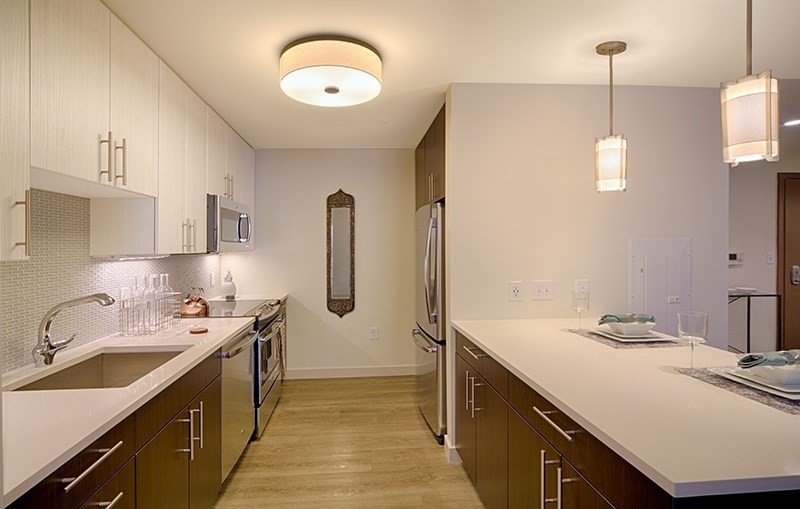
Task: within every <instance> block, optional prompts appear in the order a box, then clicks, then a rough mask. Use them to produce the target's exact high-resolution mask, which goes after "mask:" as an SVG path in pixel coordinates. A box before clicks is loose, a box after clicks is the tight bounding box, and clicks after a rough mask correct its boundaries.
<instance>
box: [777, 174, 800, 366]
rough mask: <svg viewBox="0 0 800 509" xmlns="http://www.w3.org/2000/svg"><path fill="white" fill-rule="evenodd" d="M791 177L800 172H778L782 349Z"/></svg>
mask: <svg viewBox="0 0 800 509" xmlns="http://www.w3.org/2000/svg"><path fill="white" fill-rule="evenodd" d="M790 179H795V180H800V173H778V230H777V236H778V260H777V261H778V265H777V267H776V278H777V282H776V285H775V288H776V290H777V293H778V295H780V297H779V299H778V303H779V305H778V306H777V308H776V313H777V316H776V317H775V319H776V320H777V327H776V328H777V331H778V337H779V338H780V339H779V345H778V348H780V349H781V350H785V349H786V330H785V329H786V320H783V319H782V318H783V317H784V316H787V315H786V312H785V308H786V299H785V298H784V296H785V290H786V277H785V276H786V274H787V272H786V269H787V267H786V257H785V255H784V250H785V249H786V238H785V233H786V232H785V228H786V203H785V202H786V200H785V196H786V181H787V180H790Z"/></svg>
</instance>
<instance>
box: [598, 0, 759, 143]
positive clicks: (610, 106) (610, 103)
mask: <svg viewBox="0 0 800 509" xmlns="http://www.w3.org/2000/svg"><path fill="white" fill-rule="evenodd" d="M747 1H748V2H749V1H750V0H747ZM613 134H614V53H610V54H609V55H608V135H609V136H611V135H613Z"/></svg>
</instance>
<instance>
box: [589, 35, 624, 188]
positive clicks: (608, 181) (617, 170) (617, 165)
mask: <svg viewBox="0 0 800 509" xmlns="http://www.w3.org/2000/svg"><path fill="white" fill-rule="evenodd" d="M627 47H628V45H627V44H625V43H624V42H622V41H609V42H604V43H602V44H599V45H598V46H597V48H595V49H596V51H597V54H598V55H603V56H608V76H609V79H608V136H604V137H602V138H595V140H594V153H595V185H596V187H597V192H600V193H602V192H605V191H624V190H625V189H627V187H628V140H626V139H625V137H624V136H623V135H621V134H614V55H618V54H620V53H622V52H623V51H625V49H626V48H627Z"/></svg>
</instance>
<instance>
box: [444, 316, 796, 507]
mask: <svg viewBox="0 0 800 509" xmlns="http://www.w3.org/2000/svg"><path fill="white" fill-rule="evenodd" d="M576 322H577V320H575V319H533V320H457V321H454V322H452V324H453V327H454V328H455V329H456V330H458V331H459V332H461V333H462V334H464V335H465V336H466V337H467V338H468V339H470V340H471V341H473V342H474V343H475V344H476V345H477V346H479V347H480V348H481V349H482V350H483V351H484V352H485V353H487V354H489V355H491V356H492V357H493V358H494V359H495V360H497V361H498V362H500V363H501V364H502V365H503V366H505V367H506V368H507V369H508V370H509V371H510V372H511V373H513V374H514V375H516V376H517V377H518V378H519V379H520V380H522V381H524V382H525V383H527V384H528V385H529V386H530V387H531V388H533V389H534V390H536V391H537V392H539V393H540V394H542V395H543V396H544V397H546V398H547V399H548V400H550V402H551V403H553V404H554V405H555V406H557V407H558V408H559V410H561V411H562V412H564V413H565V414H566V415H568V416H569V417H570V418H572V419H573V420H574V421H575V422H577V423H578V424H580V425H581V426H583V427H584V428H585V429H586V430H587V431H588V432H590V433H591V434H593V435H594V436H595V437H596V438H598V439H599V440H600V441H601V442H603V443H604V444H605V445H606V446H607V447H609V448H610V449H612V450H613V451H614V452H616V453H617V454H619V455H620V456H621V457H622V458H624V459H625V460H626V461H628V462H629V463H630V464H631V465H633V466H634V467H636V468H637V469H639V470H640V471H641V472H642V473H643V474H645V475H646V476H647V477H649V478H650V479H651V480H652V481H653V482H655V483H656V484H658V485H659V486H660V487H661V488H662V489H664V490H665V491H666V492H667V493H669V494H670V495H672V496H673V497H676V498H680V497H693V496H703V495H719V494H733V493H746V492H764V491H780V490H792V489H795V490H796V489H800V415H790V414H788V413H785V412H783V411H780V410H777V409H775V408H772V407H770V406H767V405H764V404H762V403H759V402H757V401H753V400H750V399H748V398H745V397H743V396H740V395H737V394H734V393H732V392H730V391H727V390H725V389H721V388H718V387H715V386H713V385H710V384H708V383H705V382H702V381H700V380H696V379H694V378H691V377H689V376H686V375H683V374H681V373H678V372H676V371H675V370H676V368H688V367H689V362H690V349H689V348H688V347H674V348H627V349H615V348H612V347H609V346H606V345H604V344H601V343H599V342H597V341H593V340H591V339H588V338H584V337H581V336H579V335H577V334H574V333H572V332H569V331H568V330H567V329H568V328H570V327H573V328H574V327H575V326H576ZM584 323H586V321H585V322H584ZM694 365H695V367H711V366H735V365H736V356H735V355H734V354H732V353H729V352H725V351H722V350H719V349H716V348H712V347H708V346H703V345H700V346H698V347H696V348H695V354H694Z"/></svg>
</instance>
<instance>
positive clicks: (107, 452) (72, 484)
mask: <svg viewBox="0 0 800 509" xmlns="http://www.w3.org/2000/svg"><path fill="white" fill-rule="evenodd" d="M120 447H122V440H120V441H119V442H117V445H115V446H114V447H112V448H110V449H97V451H95V452H97V453H98V454H102V456H100V457H99V458H97V461H95V462H94V463H92V464H91V465H89V468H87V469H86V470H84V471H83V472H82V473H81V475H79V476H78V477H67V478H65V479H61V482H62V483H65V484H66V483H69V484H67V485H66V486H64V493H69V492H70V491H71V490H72V488H74V487H75V486H77V485H78V483H79V482H81V481H83V480H84V479H86V476H87V475H89V474H91V473H92V472H93V471H94V469H95V468H97V467H99V466H100V464H101V463H102V462H104V461H105V460H107V459H108V457H109V456H111V455H112V454H113V453H114V451H116V450H117V449H119V448H120Z"/></svg>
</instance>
